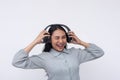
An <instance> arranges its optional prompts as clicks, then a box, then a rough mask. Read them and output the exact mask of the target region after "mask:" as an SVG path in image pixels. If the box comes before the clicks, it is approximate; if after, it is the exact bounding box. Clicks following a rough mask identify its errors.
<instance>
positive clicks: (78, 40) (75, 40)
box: [68, 31, 81, 44]
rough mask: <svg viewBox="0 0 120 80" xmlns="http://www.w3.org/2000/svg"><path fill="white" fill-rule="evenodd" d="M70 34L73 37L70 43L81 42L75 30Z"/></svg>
mask: <svg viewBox="0 0 120 80" xmlns="http://www.w3.org/2000/svg"><path fill="white" fill-rule="evenodd" d="M68 35H69V37H71V38H72V40H71V42H70V43H73V44H80V43H81V40H80V39H79V38H78V37H77V36H76V35H75V33H74V32H73V31H70V32H69V33H68Z"/></svg>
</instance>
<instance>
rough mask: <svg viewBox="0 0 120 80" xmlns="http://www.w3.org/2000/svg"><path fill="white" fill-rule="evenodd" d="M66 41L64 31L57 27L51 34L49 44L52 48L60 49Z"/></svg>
mask: <svg viewBox="0 0 120 80" xmlns="http://www.w3.org/2000/svg"><path fill="white" fill-rule="evenodd" d="M66 43H67V37H66V34H65V32H64V31H62V30H60V29H57V30H55V31H54V32H53V34H52V36H51V44H52V47H53V49H55V50H57V51H62V50H63V49H64V47H65V45H66Z"/></svg>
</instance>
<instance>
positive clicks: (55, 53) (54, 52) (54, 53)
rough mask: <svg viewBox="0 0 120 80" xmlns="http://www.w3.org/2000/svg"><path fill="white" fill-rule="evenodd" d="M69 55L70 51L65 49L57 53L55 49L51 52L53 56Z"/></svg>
mask: <svg viewBox="0 0 120 80" xmlns="http://www.w3.org/2000/svg"><path fill="white" fill-rule="evenodd" d="M64 53H65V54H68V53H69V52H68V50H67V49H64V50H63V51H57V50H55V49H53V48H52V49H51V50H50V54H52V55H54V56H56V57H57V56H59V55H61V54H64Z"/></svg>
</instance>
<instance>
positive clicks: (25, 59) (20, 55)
mask: <svg viewBox="0 0 120 80" xmlns="http://www.w3.org/2000/svg"><path fill="white" fill-rule="evenodd" d="M12 65H13V66H15V67H18V68H23V69H38V68H43V67H44V59H43V58H41V57H40V56H38V55H33V56H31V57H29V55H28V53H26V52H25V51H24V50H23V49H21V50H19V51H18V52H17V53H16V54H15V56H14V58H13V60H12Z"/></svg>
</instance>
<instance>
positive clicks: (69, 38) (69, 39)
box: [67, 35, 72, 43]
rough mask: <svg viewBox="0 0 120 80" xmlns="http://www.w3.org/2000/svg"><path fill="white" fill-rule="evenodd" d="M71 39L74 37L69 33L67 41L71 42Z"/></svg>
mask: <svg viewBox="0 0 120 80" xmlns="http://www.w3.org/2000/svg"><path fill="white" fill-rule="evenodd" d="M71 40H72V37H69V35H67V42H68V43H69V42H71Z"/></svg>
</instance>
